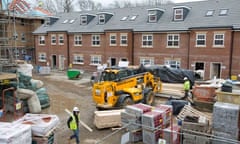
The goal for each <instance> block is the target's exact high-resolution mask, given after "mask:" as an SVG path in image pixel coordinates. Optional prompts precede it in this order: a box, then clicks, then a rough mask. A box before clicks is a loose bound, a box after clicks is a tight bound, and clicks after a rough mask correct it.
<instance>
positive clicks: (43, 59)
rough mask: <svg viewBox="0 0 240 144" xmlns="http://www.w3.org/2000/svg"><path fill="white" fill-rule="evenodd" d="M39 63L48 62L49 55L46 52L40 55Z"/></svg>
mask: <svg viewBox="0 0 240 144" xmlns="http://www.w3.org/2000/svg"><path fill="white" fill-rule="evenodd" d="M38 61H39V62H46V61H47V54H46V53H45V52H40V53H38Z"/></svg>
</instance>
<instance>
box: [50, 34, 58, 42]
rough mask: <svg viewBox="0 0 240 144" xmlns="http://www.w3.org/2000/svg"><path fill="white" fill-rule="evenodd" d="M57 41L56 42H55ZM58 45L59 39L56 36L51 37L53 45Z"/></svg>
mask: <svg viewBox="0 0 240 144" xmlns="http://www.w3.org/2000/svg"><path fill="white" fill-rule="evenodd" d="M54 41H55V42H54ZM56 44H57V38H56V35H55V34H52V35H51V45H56Z"/></svg>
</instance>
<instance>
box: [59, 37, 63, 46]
mask: <svg viewBox="0 0 240 144" xmlns="http://www.w3.org/2000/svg"><path fill="white" fill-rule="evenodd" d="M58 43H59V45H64V37H63V35H59V36H58Z"/></svg>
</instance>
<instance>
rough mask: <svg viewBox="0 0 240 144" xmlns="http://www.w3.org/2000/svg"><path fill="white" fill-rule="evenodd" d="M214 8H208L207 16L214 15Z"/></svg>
mask: <svg viewBox="0 0 240 144" xmlns="http://www.w3.org/2000/svg"><path fill="white" fill-rule="evenodd" d="M213 13H214V10H208V11H207V12H206V15H205V16H213Z"/></svg>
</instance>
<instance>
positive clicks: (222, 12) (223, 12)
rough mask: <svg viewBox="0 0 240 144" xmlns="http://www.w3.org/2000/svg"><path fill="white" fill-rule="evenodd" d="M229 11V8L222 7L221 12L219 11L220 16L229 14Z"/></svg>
mask: <svg viewBox="0 0 240 144" xmlns="http://www.w3.org/2000/svg"><path fill="white" fill-rule="evenodd" d="M227 13H228V9H221V10H220V12H219V15H220V16H225V15H227Z"/></svg>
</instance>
